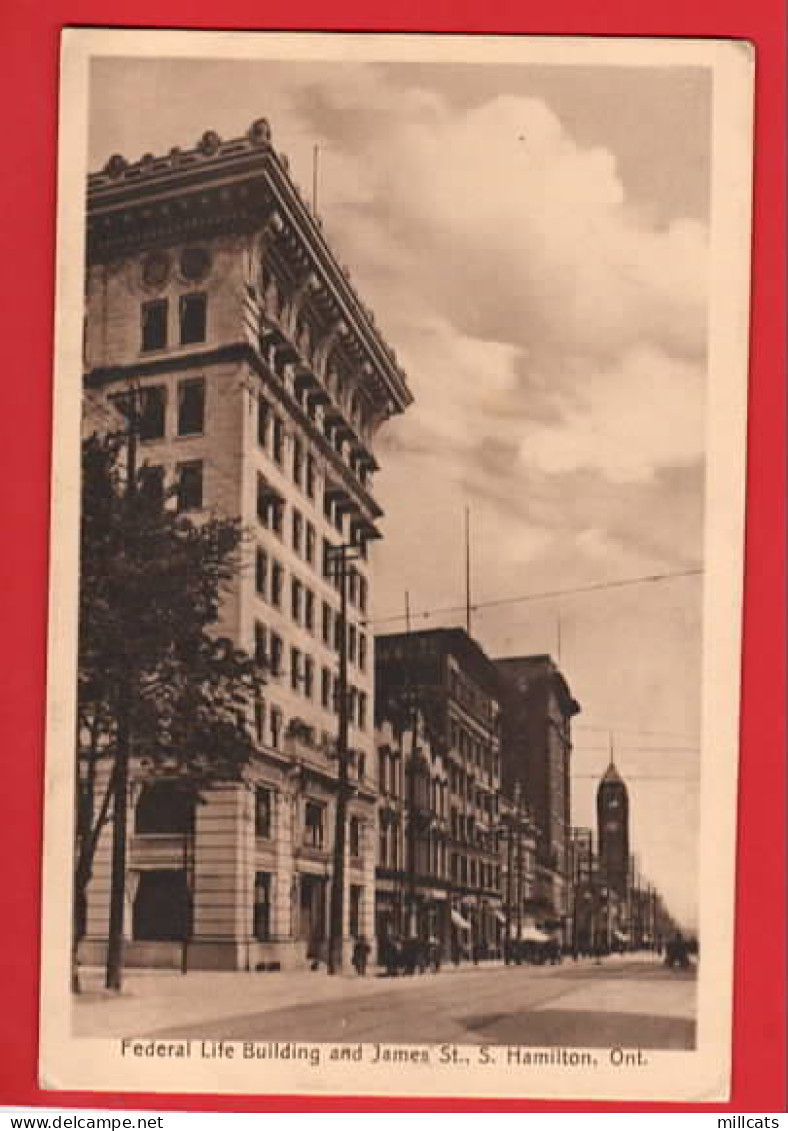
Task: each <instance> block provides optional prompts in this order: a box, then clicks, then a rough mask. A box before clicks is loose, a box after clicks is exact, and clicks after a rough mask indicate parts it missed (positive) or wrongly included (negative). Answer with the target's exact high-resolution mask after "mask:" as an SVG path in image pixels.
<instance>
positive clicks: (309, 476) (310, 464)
mask: <svg viewBox="0 0 788 1131" xmlns="http://www.w3.org/2000/svg"><path fill="white" fill-rule="evenodd" d="M304 487H305V490H306V493H307V497H308V498H310V499H314V497H315V457H314V456H313V455H312V453H311V452H307V454H306V478H305V484H304Z"/></svg>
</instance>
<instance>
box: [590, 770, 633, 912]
mask: <svg viewBox="0 0 788 1131" xmlns="http://www.w3.org/2000/svg"><path fill="white" fill-rule="evenodd" d="M596 814H597V830H598V835H599V863H600V867H601V870H602V874H603V875H604V876H605V879H606V881H607V883H608V884H609V886H610V887H611V888H612V889H613V890H614V891H616V892H617V893H618V894H619V895H620V896H622V897H625V896H626V891H627V874H628V869H629V797H628V795H627V787H626V785H625V784H624V780H623V778H622V777H621V775H620V774H619V772H618V770H617V769H616V767H615V763H613V762H612V761H611V763H610V765H609V766H608V768H607V769H606V770H605V773H604V774H603V776H602V780H601V781H600V783H599V787H598V789H597V793H596Z"/></svg>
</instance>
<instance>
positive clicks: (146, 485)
mask: <svg viewBox="0 0 788 1131" xmlns="http://www.w3.org/2000/svg"><path fill="white" fill-rule="evenodd" d="M139 478H140V487H139V489H140V494H141V495H142V496H143V498H145V499H146V500H147V501H148V502H150V503H151V505H152V506H154V507H161V506H163V505H164V468H163V467H159V466H158V465H151V464H145V465H144V466H143V467H141V468H140V476H139Z"/></svg>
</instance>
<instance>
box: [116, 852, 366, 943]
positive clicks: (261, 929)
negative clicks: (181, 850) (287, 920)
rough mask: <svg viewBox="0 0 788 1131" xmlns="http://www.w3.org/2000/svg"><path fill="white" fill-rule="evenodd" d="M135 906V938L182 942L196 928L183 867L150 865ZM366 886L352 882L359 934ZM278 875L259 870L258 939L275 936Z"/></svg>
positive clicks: (353, 929) (353, 920) (353, 924)
mask: <svg viewBox="0 0 788 1131" xmlns="http://www.w3.org/2000/svg"><path fill="white" fill-rule="evenodd" d="M136 881H137V882H136V891H135V893H134V902H133V906H132V921H131V926H132V937H133V938H134V939H135V940H139V941H146V942H178V941H182V940H184V939H188V938H189V937H190V936H191V934H192V932H193V928H194V906H193V899H192V895H191V893H190V891H189V883H188V876H187V873H186V871H185V869H183V868H146V869H145V870H144V871H142V872H139V873H137V875H136ZM363 890H364V889H363V888H362V887H361V886H360V885H358V884H351V885H350V891H349V897H350V898H349V906H348V917H349V926H350V933H351V935H352V936H353V937H354V938H355V937H358V935H359V932H360V924H361V905H362V899H363ZM273 892H274V875H273V873H272V872H263V871H256V872H255V876H254V888H253V904H252V937H253V938H254V939H256V940H257V941H258V942H269V941H270V940H271V938H272V929H273V919H274V901H273Z"/></svg>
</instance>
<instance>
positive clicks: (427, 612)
mask: <svg viewBox="0 0 788 1131" xmlns="http://www.w3.org/2000/svg"><path fill="white" fill-rule="evenodd" d="M704 572H705V571H704V570H703V569H699V568H696V569H681V570H675V571H673V572H672V573H651V574H644V575H643V576H642V577H625V578H622V579H620V580H619V581H598V582H596V583H595V584H593V585H577V586H575V587H574V588H571V589H545V590H542V591H541V592H538V593H523V594H521V595H520V596H519V597H498V598H496V599H494V600H492V601H478V602H477V603H476V604H474V605H471V606H470V611H471V612H478V611H479V610H480V609H494V608H500V607H502V606H504V605H518V604H522V603H524V602H526V601H544V600H546V599H549V598H550V597H570V596H572V595H574V594H576V593H598V592H600V591H602V590H605V589H622V588H623V587H624V586H628V585H648V584H652V583H653V582H656V581H672V580H673V579H675V578H680V577H698V576H700V575H701V574H703V573H704ZM464 612H467V608H466V606H465V605H445V606H443V607H440V608H434V609H424V610H422V612H420V613H412V614H411V620H419V619H422V620H428V619H429V618H430V617H435V616H441V615H443V614H446V613H464ZM401 620H405V616H404V614H403V613H397V614H396V615H393V616H388V617H376V618H372V619H370V620H368V621H366V622H365V623H366V624H368V625H377V624H391V623H393V622H394V621H401Z"/></svg>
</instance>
